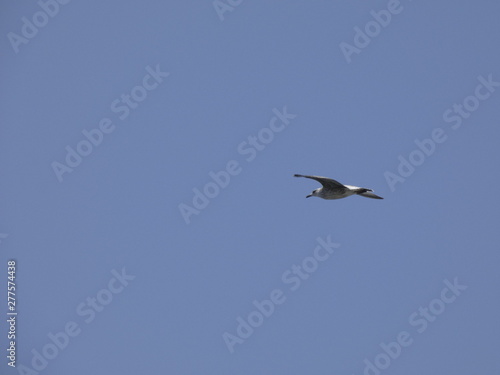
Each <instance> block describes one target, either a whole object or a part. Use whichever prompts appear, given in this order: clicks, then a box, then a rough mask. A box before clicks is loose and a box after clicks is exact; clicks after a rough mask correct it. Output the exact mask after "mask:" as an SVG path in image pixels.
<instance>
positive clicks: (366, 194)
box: [358, 191, 384, 199]
mask: <svg viewBox="0 0 500 375" xmlns="http://www.w3.org/2000/svg"><path fill="white" fill-rule="evenodd" d="M358 195H362V196H363V197H366V198H373V199H384V198H382V197H379V196H378V195H377V194H373V193H371V192H369V191H365V192H364V193H359V194H358Z"/></svg>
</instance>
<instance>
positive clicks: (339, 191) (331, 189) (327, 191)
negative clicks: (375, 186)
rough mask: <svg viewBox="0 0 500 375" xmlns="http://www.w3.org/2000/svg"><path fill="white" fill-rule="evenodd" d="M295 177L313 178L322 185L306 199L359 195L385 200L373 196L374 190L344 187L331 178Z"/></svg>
mask: <svg viewBox="0 0 500 375" xmlns="http://www.w3.org/2000/svg"><path fill="white" fill-rule="evenodd" d="M293 176H294V177H305V178H311V179H313V180H316V181H318V182H319V183H320V184H321V185H323V187H320V188H319V189H316V190H313V192H312V193H311V194H309V195H308V196H307V197H306V198H309V197H319V198H323V199H340V198H347V197H349V196H351V195H354V194H357V195H361V196H363V197H366V198H373V199H384V198H382V197H379V196H378V195H376V194H373V193H372V191H373V190H371V189H367V188H361V187H357V186H351V185H343V184H341V183H340V182H338V181H335V180H333V179H331V178H327V177H321V176H306V175H303V174H294V175H293Z"/></svg>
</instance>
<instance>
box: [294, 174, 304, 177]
mask: <svg viewBox="0 0 500 375" xmlns="http://www.w3.org/2000/svg"><path fill="white" fill-rule="evenodd" d="M293 177H302V175H301V174H297V173H295V174H294V175H293Z"/></svg>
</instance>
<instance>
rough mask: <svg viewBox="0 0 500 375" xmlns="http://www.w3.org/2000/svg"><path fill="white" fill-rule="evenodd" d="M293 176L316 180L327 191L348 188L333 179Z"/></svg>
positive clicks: (301, 175)
mask: <svg viewBox="0 0 500 375" xmlns="http://www.w3.org/2000/svg"><path fill="white" fill-rule="evenodd" d="M293 176H294V177H305V178H310V179H313V180H316V181H318V182H319V183H320V184H321V185H323V187H325V188H326V189H331V190H339V189H342V190H345V189H346V187H345V186H344V185H342V184H341V183H340V182H338V181H335V180H333V179H331V178H327V177H321V176H307V175H303V174H294V175H293Z"/></svg>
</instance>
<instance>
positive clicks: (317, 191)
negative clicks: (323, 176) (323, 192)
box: [306, 189, 319, 198]
mask: <svg viewBox="0 0 500 375" xmlns="http://www.w3.org/2000/svg"><path fill="white" fill-rule="evenodd" d="M318 193H319V189H316V190H313V191H312V193H311V194H309V195H307V196H306V198H309V197H317V196H318Z"/></svg>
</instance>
